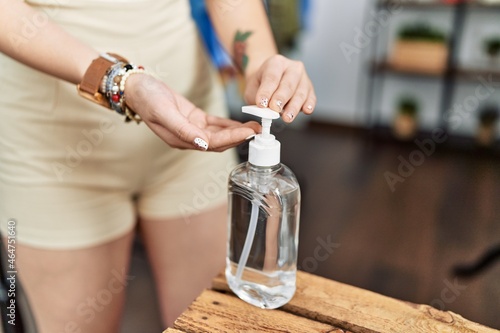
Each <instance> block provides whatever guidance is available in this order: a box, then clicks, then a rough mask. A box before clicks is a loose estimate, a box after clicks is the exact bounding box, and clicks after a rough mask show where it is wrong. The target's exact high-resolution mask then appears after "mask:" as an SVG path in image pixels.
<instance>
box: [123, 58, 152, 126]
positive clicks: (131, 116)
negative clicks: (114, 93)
mask: <svg viewBox="0 0 500 333" xmlns="http://www.w3.org/2000/svg"><path fill="white" fill-rule="evenodd" d="M133 74H148V72H147V71H146V70H145V69H144V67H142V66H138V67H137V68H133V69H130V70H128V71H127V72H126V73H125V74H124V75H123V76H122V78H121V81H120V87H119V92H120V96H121V98H120V104H121V105H122V106H123V107H124V109H125V117H126V118H125V121H126V122H129V121H131V120H134V121H135V122H136V123H138V124H139V123H140V122H141V121H142V120H141V117H140V116H139V115H138V114H137V113H135V112H134V111H132V110H131V109H130V108H129V107H128V106H127V103H125V84H126V83H127V79H128V78H129V77H130V76H131V75H133Z"/></svg>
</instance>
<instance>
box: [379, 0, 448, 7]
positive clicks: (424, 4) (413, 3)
mask: <svg viewBox="0 0 500 333" xmlns="http://www.w3.org/2000/svg"><path fill="white" fill-rule="evenodd" d="M391 4H399V5H400V6H401V7H404V8H444V9H447V8H453V6H454V5H453V4H448V3H444V2H441V1H426V2H422V1H403V2H402V1H397V0H394V1H390V0H384V1H379V2H378V6H379V7H387V6H389V5H391Z"/></svg>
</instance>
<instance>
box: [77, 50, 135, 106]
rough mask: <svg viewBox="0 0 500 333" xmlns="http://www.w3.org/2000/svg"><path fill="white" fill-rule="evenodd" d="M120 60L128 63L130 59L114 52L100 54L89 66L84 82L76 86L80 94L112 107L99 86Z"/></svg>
mask: <svg viewBox="0 0 500 333" xmlns="http://www.w3.org/2000/svg"><path fill="white" fill-rule="evenodd" d="M119 62H123V63H128V60H127V59H125V58H123V57H121V56H119V55H116V54H113V53H101V54H99V58H97V59H94V60H93V61H92V63H91V64H90V66H89V68H87V71H86V72H85V74H84V75H83V78H82V82H80V84H78V85H77V86H76V89H77V91H78V94H79V95H80V96H82V97H83V98H86V99H88V100H90V101H92V102H94V103H97V104H99V105H102V106H104V107H106V108H108V109H109V108H111V107H110V103H109V101H108V99H107V98H106V96H104V95H103V94H102V93H101V92H99V87H100V86H101V81H102V78H103V77H104V75H106V73H107V71H108V70H109V69H110V68H111V67H112V66H113V65H115V64H117V63H119Z"/></svg>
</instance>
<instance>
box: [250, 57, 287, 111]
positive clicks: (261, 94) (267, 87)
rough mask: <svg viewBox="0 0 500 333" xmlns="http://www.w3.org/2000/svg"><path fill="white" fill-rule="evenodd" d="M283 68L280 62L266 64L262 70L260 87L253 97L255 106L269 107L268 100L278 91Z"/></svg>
mask: <svg viewBox="0 0 500 333" xmlns="http://www.w3.org/2000/svg"><path fill="white" fill-rule="evenodd" d="M283 72H284V68H283V63H282V62H281V61H273V62H270V63H269V64H266V65H265V67H264V69H263V70H262V74H261V79H260V86H259V89H258V90H257V95H256V96H255V104H257V105H258V106H260V107H263V108H267V107H269V100H270V99H271V97H272V95H273V93H274V92H275V91H276V89H278V87H279V84H280V82H281V78H282V76H283Z"/></svg>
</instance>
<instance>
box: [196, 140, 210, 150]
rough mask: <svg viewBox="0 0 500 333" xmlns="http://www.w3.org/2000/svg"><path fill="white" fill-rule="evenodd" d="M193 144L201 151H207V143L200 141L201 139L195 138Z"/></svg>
mask: <svg viewBox="0 0 500 333" xmlns="http://www.w3.org/2000/svg"><path fill="white" fill-rule="evenodd" d="M194 144H195V146H196V147H198V148H200V149H201V150H207V149H208V143H207V142H206V141H205V140H203V139H201V138H196V139H194Z"/></svg>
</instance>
